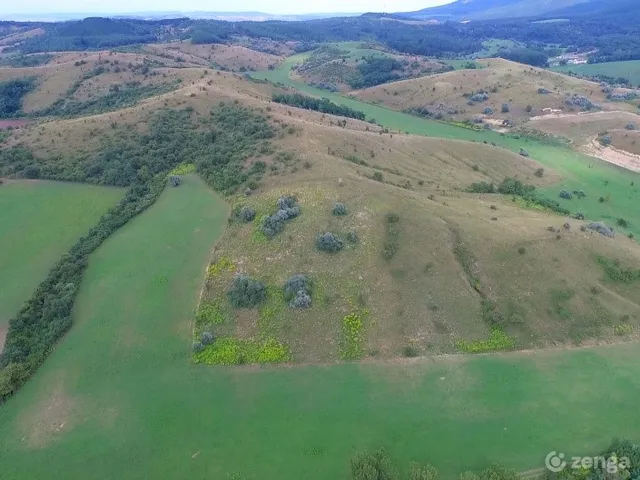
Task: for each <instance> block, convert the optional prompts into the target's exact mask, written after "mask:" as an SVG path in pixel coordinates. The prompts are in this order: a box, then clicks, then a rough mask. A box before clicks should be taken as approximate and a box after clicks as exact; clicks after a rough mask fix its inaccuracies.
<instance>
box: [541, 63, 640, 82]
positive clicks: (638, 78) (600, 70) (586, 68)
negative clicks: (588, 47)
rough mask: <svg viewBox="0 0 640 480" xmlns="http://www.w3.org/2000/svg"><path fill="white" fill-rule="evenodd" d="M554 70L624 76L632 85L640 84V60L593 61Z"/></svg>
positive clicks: (586, 74) (580, 73)
mask: <svg viewBox="0 0 640 480" xmlns="http://www.w3.org/2000/svg"><path fill="white" fill-rule="evenodd" d="M553 70H554V71H556V72H563V73H567V72H573V73H577V74H578V75H585V76H595V75H607V76H609V77H614V78H617V77H622V78H626V79H627V80H629V81H630V82H631V84H632V85H635V86H640V60H629V61H625V62H607V63H592V64H586V65H563V66H561V67H554V68H553Z"/></svg>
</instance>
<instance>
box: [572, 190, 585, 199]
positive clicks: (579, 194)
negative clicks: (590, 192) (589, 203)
mask: <svg viewBox="0 0 640 480" xmlns="http://www.w3.org/2000/svg"><path fill="white" fill-rule="evenodd" d="M573 194H574V195H575V196H576V197H578V198H584V197H586V196H587V193H586V192H585V191H584V190H574V191H573Z"/></svg>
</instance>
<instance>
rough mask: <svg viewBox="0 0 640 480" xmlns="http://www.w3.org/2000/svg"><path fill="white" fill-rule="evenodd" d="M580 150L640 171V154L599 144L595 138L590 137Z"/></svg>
mask: <svg viewBox="0 0 640 480" xmlns="http://www.w3.org/2000/svg"><path fill="white" fill-rule="evenodd" d="M581 150H582V151H583V152H584V153H586V154H587V155H591V156H593V157H596V158H599V159H601V160H604V161H605V162H609V163H612V164H614V165H617V166H619V167H622V168H626V169H627V170H631V171H632V172H638V173H640V155H635V154H633V153H630V152H627V151H625V150H620V149H618V148H615V147H611V146H609V147H604V146H602V145H600V143H599V142H598V140H597V139H596V138H593V139H591V141H590V142H589V143H587V144H586V145H585V146H583V147H581Z"/></svg>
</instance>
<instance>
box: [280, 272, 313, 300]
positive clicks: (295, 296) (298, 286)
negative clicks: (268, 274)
mask: <svg viewBox="0 0 640 480" xmlns="http://www.w3.org/2000/svg"><path fill="white" fill-rule="evenodd" d="M311 287H312V283H311V279H310V278H309V277H307V276H306V275H300V274H299V275H293V276H292V277H290V278H289V279H288V280H287V281H286V282H285V284H284V298H285V300H286V301H287V302H289V306H290V307H292V308H309V307H310V306H311Z"/></svg>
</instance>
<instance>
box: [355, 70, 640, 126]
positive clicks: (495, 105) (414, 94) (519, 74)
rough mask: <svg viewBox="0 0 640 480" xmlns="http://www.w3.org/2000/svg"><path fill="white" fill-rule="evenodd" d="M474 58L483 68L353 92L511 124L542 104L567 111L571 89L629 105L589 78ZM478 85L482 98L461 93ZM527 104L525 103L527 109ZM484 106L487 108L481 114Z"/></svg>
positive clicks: (397, 105)
mask: <svg viewBox="0 0 640 480" xmlns="http://www.w3.org/2000/svg"><path fill="white" fill-rule="evenodd" d="M479 63H481V64H482V65H483V66H485V67H486V68H481V69H477V70H456V71H453V72H447V73H443V74H439V75H432V76H428V77H421V78H417V79H412V80H404V81H400V82H394V83H390V84H386V85H379V86H376V87H372V88H368V89H364V90H360V91H358V92H355V95H356V96H357V97H358V98H360V99H362V100H365V101H367V102H374V103H381V104H383V105H386V106H388V107H390V108H393V109H396V110H407V109H410V108H423V107H427V108H429V109H431V110H433V111H434V112H441V113H442V114H443V115H444V116H445V117H446V118H448V117H451V118H453V119H454V120H467V119H473V118H487V119H488V120H494V121H495V120H499V121H503V120H506V119H509V120H510V121H513V122H515V123H517V124H521V123H523V122H525V121H527V120H528V119H529V118H531V117H532V116H536V115H541V114H543V113H544V112H543V110H544V109H545V108H548V109H554V110H561V111H563V112H566V111H568V109H569V107H567V105H565V98H566V95H567V94H574V93H576V94H579V95H584V96H587V97H588V98H590V99H591V100H592V102H594V103H599V104H602V105H603V106H604V107H605V108H607V109H616V110H618V109H621V108H631V107H630V106H627V105H625V104H621V103H615V104H613V103H607V102H606V98H605V94H604V93H602V91H601V89H600V86H599V84H597V83H595V82H589V81H585V80H580V79H577V78H573V77H568V76H565V75H562V74H558V73H554V72H550V71H547V70H543V69H539V68H535V67H529V66H525V65H521V64H518V63H515V62H510V61H508V60H503V59H488V60H483V61H481V62H479ZM540 88H545V89H547V90H548V91H549V93H548V94H546V95H544V94H539V93H538V89H540ZM480 90H482V91H485V92H486V93H487V95H488V99H487V100H485V101H476V102H474V104H473V105H469V104H468V102H469V98H468V97H467V96H463V94H472V93H474V92H478V91H480ZM503 104H507V105H509V111H508V112H503V111H502V105H503ZM527 105H531V107H532V109H531V110H530V111H528V109H527ZM486 107H489V108H491V110H492V113H489V114H485V113H484V111H485V108H486ZM449 112H451V113H449ZM454 112H457V113H454Z"/></svg>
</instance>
